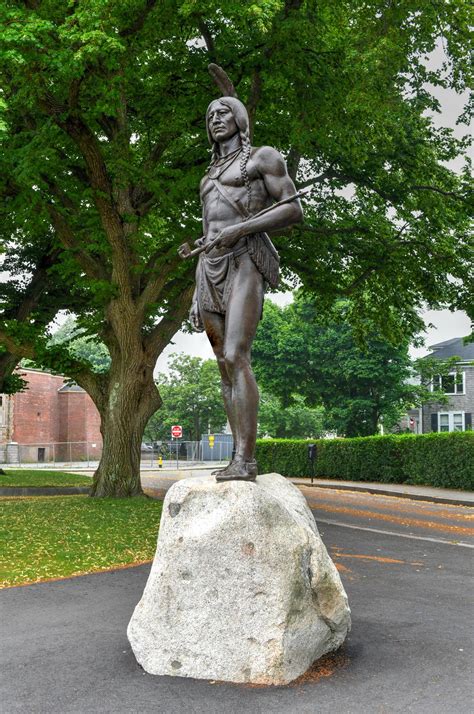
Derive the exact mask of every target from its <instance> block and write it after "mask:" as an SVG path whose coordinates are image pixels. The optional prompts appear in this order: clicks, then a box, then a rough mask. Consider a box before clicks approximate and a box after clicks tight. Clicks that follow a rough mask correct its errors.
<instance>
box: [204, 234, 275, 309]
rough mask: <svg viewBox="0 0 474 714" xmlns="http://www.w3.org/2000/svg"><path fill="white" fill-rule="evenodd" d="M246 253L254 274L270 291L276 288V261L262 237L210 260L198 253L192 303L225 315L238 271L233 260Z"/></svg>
mask: <svg viewBox="0 0 474 714" xmlns="http://www.w3.org/2000/svg"><path fill="white" fill-rule="evenodd" d="M246 252H248V254H249V255H250V257H251V259H252V262H253V263H254V265H255V267H256V268H257V270H258V271H259V272H260V273H261V274H262V275H263V278H264V279H265V281H266V282H267V283H268V284H269V285H270V286H271V287H272V288H276V287H277V285H278V279H279V272H280V258H279V255H278V253H277V251H276V249H275V247H274V245H273V243H272V242H271V240H270V238H269V237H268V236H267V234H266V233H255V234H253V235H250V236H247V237H246V245H245V246H243V247H242V248H239V249H238V250H237V251H235V252H234V251H231V252H230V253H226V254H225V255H220V256H217V257H215V258H210V257H209V256H208V255H206V254H205V253H201V255H200V257H199V261H198V264H197V269H196V292H195V297H194V300H193V303H194V302H197V305H198V307H199V308H200V309H202V310H207V311H208V312H217V313H218V314H219V315H225V314H226V312H227V303H228V301H229V297H230V294H231V292H232V286H233V284H234V278H235V275H236V272H237V271H238V265H237V264H236V258H238V256H239V255H242V254H243V253H246Z"/></svg>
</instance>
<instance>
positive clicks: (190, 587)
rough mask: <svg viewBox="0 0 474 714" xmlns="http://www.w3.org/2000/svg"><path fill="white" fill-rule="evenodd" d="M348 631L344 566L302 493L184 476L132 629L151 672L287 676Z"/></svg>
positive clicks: (271, 478) (272, 480)
mask: <svg viewBox="0 0 474 714" xmlns="http://www.w3.org/2000/svg"><path fill="white" fill-rule="evenodd" d="M349 629H350V610H349V607H348V603H347V596H346V593H345V591H344V588H343V586H342V583H341V580H340V578H339V574H338V572H337V570H336V567H335V565H334V563H333V562H332V560H331V559H330V557H329V555H328V553H327V551H326V548H325V546H324V544H323V542H322V540H321V538H320V536H319V533H318V529H317V527H316V523H315V520H314V517H313V515H312V513H311V511H310V510H309V508H308V505H307V503H306V500H305V498H304V496H303V495H302V494H301V492H300V491H299V490H298V489H297V488H296V487H295V486H294V485H293V484H292V483H291V482H290V481H287V480H286V479H285V478H283V477H282V476H280V475H278V474H264V475H261V476H258V478H257V481H256V482H255V483H251V482H236V481H229V482H226V483H216V481H215V479H214V477H212V476H203V477H198V478H190V479H185V480H182V481H178V482H177V483H175V484H174V485H173V486H172V487H171V489H170V490H169V491H168V493H167V495H166V498H165V502H164V505H163V516H162V520H161V525H160V533H159V538H158V546H157V553H156V556H155V560H154V562H153V566H152V569H151V572H150V576H149V579H148V582H147V585H146V587H145V590H144V593H143V596H142V599H141V600H140V602H139V603H138V605H137V607H136V608H135V611H134V613H133V616H132V618H131V620H130V624H129V626H128V638H129V640H130V644H131V645H132V649H133V651H134V653H135V656H136V658H137V660H138V662H139V663H140V664H141V665H142V667H143V668H144V669H145V670H146V671H147V672H149V673H150V674H161V675H173V676H182V677H195V678H198V679H214V680H225V681H231V682H252V683H258V684H286V683H288V682H290V681H292V680H293V679H295V678H296V677H298V676H299V675H300V674H302V673H303V672H305V671H306V670H307V669H308V667H309V666H310V665H311V664H312V663H313V662H314V661H315V660H316V659H318V658H319V657H321V656H322V655H323V654H325V653H327V652H330V651H333V650H335V649H337V648H338V647H339V646H340V645H341V644H342V642H343V641H344V639H345V637H346V635H347V633H348V631H349Z"/></svg>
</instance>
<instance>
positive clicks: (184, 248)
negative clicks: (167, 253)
mask: <svg viewBox="0 0 474 714" xmlns="http://www.w3.org/2000/svg"><path fill="white" fill-rule="evenodd" d="M311 189H312V186H307V187H306V188H302V189H301V190H300V191H298V192H297V193H294V194H293V195H292V196H288V198H283V199H282V200H281V201H278V202H277V203H273V204H272V205H271V206H268V207H267V208H264V209H263V210H262V211H259V212H258V213H256V214H255V215H254V216H249V218H260V216H263V215H265V213H269V212H270V211H273V210H274V209H275V208H278V207H279V206H284V205H285V204H286V203H292V201H296V200H297V199H298V198H303V196H306V194H307V193H309V192H310V191H311ZM203 240H204V237H203V238H199V240H197V241H196V243H198V244H200V245H198V247H197V248H194V250H191V248H190V246H189V243H183V244H182V245H180V246H179V248H178V255H179V256H180V258H182V259H183V260H185V259H186V258H192V257H194V256H195V255H199V254H200V253H203V252H204V251H205V250H206V249H207V250H208V251H209V250H210V249H211V248H212V247H213V246H214V245H216V244H217V243H218V242H219V236H218V237H217V238H215V239H214V240H213V241H211V242H210V243H207V245H204V243H202V242H201V241H203Z"/></svg>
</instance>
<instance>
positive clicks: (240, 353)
mask: <svg viewBox="0 0 474 714" xmlns="http://www.w3.org/2000/svg"><path fill="white" fill-rule="evenodd" d="M236 263H237V270H236V274H235V278H234V284H233V287H232V292H231V295H230V297H229V301H228V304H227V314H226V317H225V336H224V360H225V368H226V371H227V374H228V376H229V378H230V381H231V384H232V411H233V414H234V417H235V424H236V436H237V439H236V444H235V448H236V453H235V459H234V468H233V469H232V467H231V471H232V473H230V472H229V474H228V476H229V477H230V478H236V479H238V478H248V477H249V476H250V478H249V480H251V479H252V478H255V476H256V467H255V468H254V469H253V470H251V471H249V464H252V463H253V461H254V455H255V441H256V438H257V416H258V402H259V395H258V388H257V383H256V381H255V377H254V374H253V372H252V368H251V366H250V351H251V348H252V342H253V339H254V337H255V332H256V330H257V326H258V323H259V320H260V317H261V312H262V305H263V297H264V281H263V277H262V275H261V273H260V272H259V271H258V270H257V268H256V267H255V265H254V263H253V261H252V259H251V258H250V256H249V254H248V253H244V254H243V255H241V256H239V257H238V258H237V259H236ZM234 472H235V473H234Z"/></svg>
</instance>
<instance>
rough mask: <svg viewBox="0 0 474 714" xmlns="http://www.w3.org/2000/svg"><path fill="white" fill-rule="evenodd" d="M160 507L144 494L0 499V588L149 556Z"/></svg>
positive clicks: (153, 541) (111, 565) (98, 568)
mask: <svg viewBox="0 0 474 714" xmlns="http://www.w3.org/2000/svg"><path fill="white" fill-rule="evenodd" d="M161 507H162V502H161V501H154V500H152V499H149V498H146V497H144V496H142V497H137V498H97V499H95V498H89V496H44V497H40V496H38V497H34V498H3V499H0V534H1V536H0V538H1V543H2V545H1V546H0V549H1V558H0V560H1V561H2V568H1V571H0V587H6V586H9V585H20V584H22V583H33V582H39V581H41V580H47V579H48V578H59V577H67V576H69V575H77V574H80V573H92V572H94V571H97V570H105V569H107V568H110V567H113V566H118V565H125V564H127V563H136V562H142V561H146V560H150V559H151V558H153V556H154V553H155V548H156V538H157V534H158V526H159V523H160V516H161Z"/></svg>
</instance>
